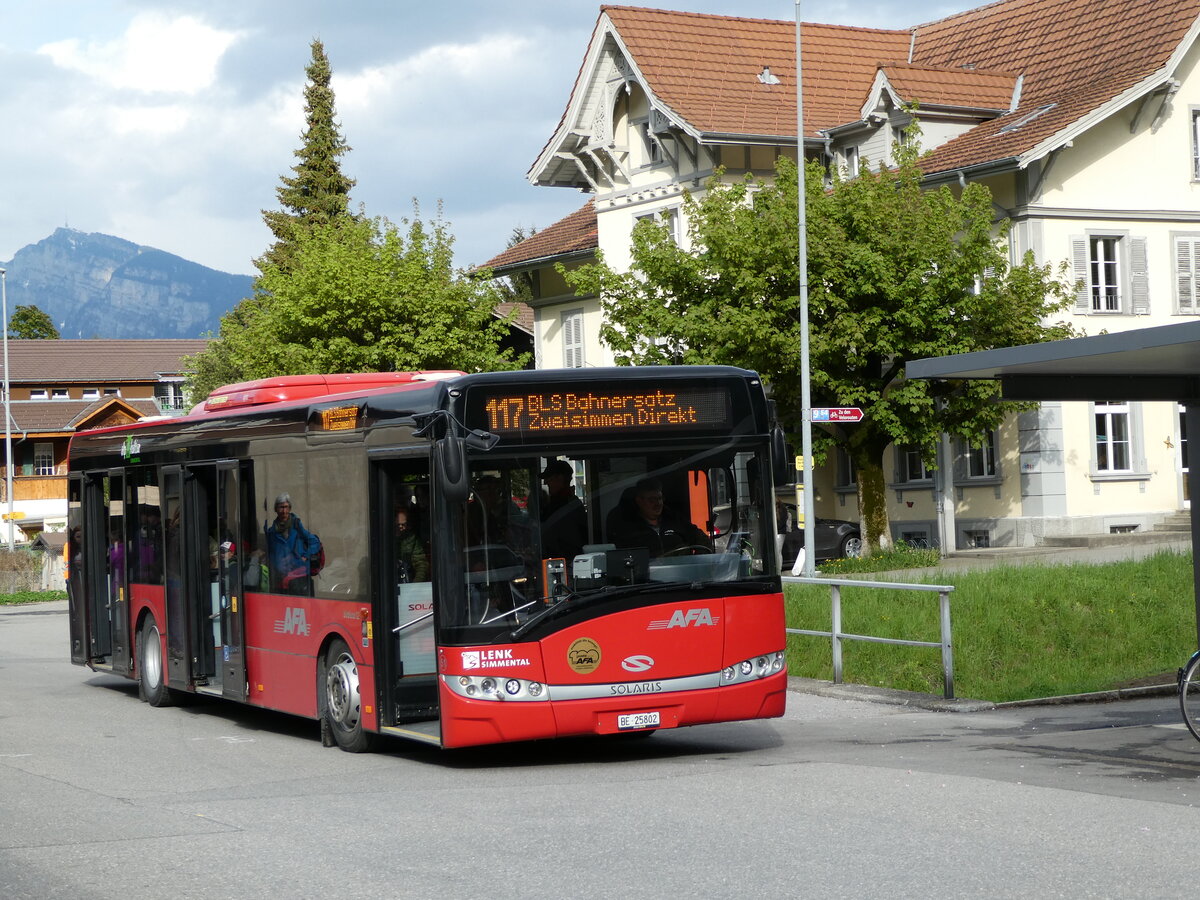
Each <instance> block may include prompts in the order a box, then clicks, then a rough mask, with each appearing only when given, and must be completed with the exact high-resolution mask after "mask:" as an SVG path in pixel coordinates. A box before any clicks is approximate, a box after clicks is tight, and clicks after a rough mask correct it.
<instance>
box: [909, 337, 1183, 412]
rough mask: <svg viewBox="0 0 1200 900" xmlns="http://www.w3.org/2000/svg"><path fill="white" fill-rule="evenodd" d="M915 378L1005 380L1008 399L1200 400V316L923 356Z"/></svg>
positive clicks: (912, 371)
mask: <svg viewBox="0 0 1200 900" xmlns="http://www.w3.org/2000/svg"><path fill="white" fill-rule="evenodd" d="M906 372H907V375H908V377H909V378H916V379H922V380H939V381H951V380H959V379H967V380H979V379H991V380H996V381H999V382H1000V386H1001V395H1002V396H1003V398H1004V399H1005V400H1169V401H1177V402H1180V403H1200V322H1184V323H1180V324H1176V325H1161V326H1159V327H1157V328H1139V329H1136V330H1133V331H1123V332H1118V333H1116V334H1098V335H1095V336H1092V337H1081V338H1071V339H1068V340H1064V341H1047V342H1045V343H1042V344H1026V345H1024V346H1021V347H1007V348H1003V349H999V350H982V351H979V352H976V353H962V354H959V355H957V356H943V357H938V358H934V359H919V360H914V361H913V362H910V363H909V364H908V366H907V367H906Z"/></svg>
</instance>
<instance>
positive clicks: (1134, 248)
mask: <svg viewBox="0 0 1200 900" xmlns="http://www.w3.org/2000/svg"><path fill="white" fill-rule="evenodd" d="M1147 268H1148V266H1147V265H1146V239H1145V238H1144V237H1135V238H1130V239H1129V280H1130V287H1131V288H1132V291H1131V295H1132V299H1133V302H1132V303H1131V304H1130V307H1131V308H1130V312H1132V313H1133V314H1134V315H1135V316H1148V315H1150V276H1149V273H1148V272H1147V271H1146V270H1147Z"/></svg>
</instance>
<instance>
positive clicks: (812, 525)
mask: <svg viewBox="0 0 1200 900" xmlns="http://www.w3.org/2000/svg"><path fill="white" fill-rule="evenodd" d="M800 58H801V57H800V0H796V164H797V166H798V167H799V170H800V171H799V173H798V177H797V182H798V184H797V186H796V190H797V194H798V197H797V200H798V205H799V214H798V216H797V222H798V234H799V238H800V250H799V264H800V407H801V410H800V411H801V418H802V421H801V423H800V426H801V435H802V437H801V442H800V452H801V453H802V454H803V459H804V566H803V568H802V569H801V571H802V572H803V574H804V575H805V576H806V577H809V578H811V577H812V575H813V573H814V572H815V571H816V569H815V567H814V564H813V560H814V559H815V557H816V541H815V540H814V535H815V534H816V522H815V521H814V518H813V517H814V513H813V490H814V485H813V465H812V395H811V391H810V387H809V377H808V373H809V360H808V212H807V210H806V209H805V197H804V170H805V167H804V78H803V75H802V69H801V65H800Z"/></svg>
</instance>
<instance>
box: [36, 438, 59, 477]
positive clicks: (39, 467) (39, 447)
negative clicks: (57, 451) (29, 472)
mask: <svg viewBox="0 0 1200 900" xmlns="http://www.w3.org/2000/svg"><path fill="white" fill-rule="evenodd" d="M33 474H34V475H53V474H54V445H53V444H51V443H49V442H47V443H40V442H39V443H36V444H34V445H33Z"/></svg>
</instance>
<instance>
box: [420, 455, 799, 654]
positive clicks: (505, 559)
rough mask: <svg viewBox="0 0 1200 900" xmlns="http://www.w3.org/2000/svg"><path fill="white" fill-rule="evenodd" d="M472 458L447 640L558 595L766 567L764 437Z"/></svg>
mask: <svg viewBox="0 0 1200 900" xmlns="http://www.w3.org/2000/svg"><path fill="white" fill-rule="evenodd" d="M574 452H575V454H576V455H573V456H567V455H565V454H564V455H562V456H550V457H548V456H535V455H528V456H519V457H505V458H494V457H491V456H489V457H486V458H477V459H474V460H473V461H472V465H471V470H470V474H471V490H470V495H469V498H468V500H467V502H466V503H465V504H464V505H463V509H462V511H461V512H462V514H461V519H460V529H461V534H460V535H459V546H461V547H463V548H464V551H465V552H464V553H462V554H461V557H460V559H461V562H460V565H461V566H462V572H461V578H462V579H463V583H465V587H466V589H465V591H463V592H462V593H460V594H459V595H458V597H459V599H458V604H460V605H461V608H456V609H444V610H443V616H442V635H443V640H444V641H445V642H447V643H482V642H485V641H488V640H496V639H498V638H501V637H502V636H507V635H511V634H512V633H513V631H514V630H517V629H519V628H520V626H521V625H522V624H523V623H525V622H527V621H529V620H530V619H532V618H533V617H536V616H540V615H542V614H543V613H545V612H546V611H547V610H548V609H550V608H552V607H554V606H555V605H556V604H558V603H561V602H563V601H565V600H568V599H569V600H572V601H576V602H578V601H580V600H586V599H587V598H588V597H589V596H597V597H599V596H605V595H610V594H613V593H617V592H620V593H622V594H631V593H638V592H660V591H662V590H664V589H666V588H668V587H669V586H670V585H680V584H681V585H685V586H689V585H693V586H694V585H697V584H706V583H712V582H734V581H739V580H745V579H754V578H758V577H761V576H764V575H773V574H775V568H776V563H775V538H774V533H775V529H774V527H773V522H774V518H773V509H772V508H771V506H770V505H769V502H770V501H769V497H768V493H767V490H766V481H767V479H766V478H765V477H764V476H765V475H766V474H767V473H768V471H769V469H768V465H769V462H768V459H767V457H766V452H765V450H764V449H760V448H752V449H744V448H739V447H734V446H726V447H724V448H717V449H715V450H714V448H713V447H711V446H708V447H703V448H702V447H699V446H693V447H684V448H680V449H676V450H672V451H666V450H662V449H656V450H654V451H652V452H646V451H645V450H644V449H643V450H642V451H641V452H628V453H621V452H613V451H611V450H606V451H605V452H604V453H603V454H593V455H589V454H588V453H585V452H583V451H580V450H577V451H574Z"/></svg>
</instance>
